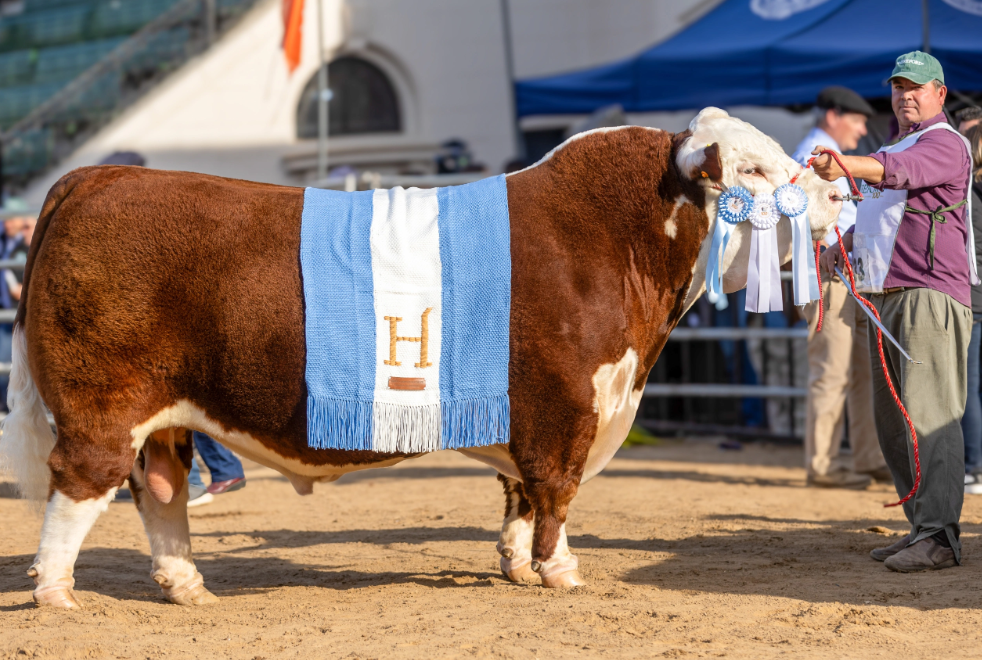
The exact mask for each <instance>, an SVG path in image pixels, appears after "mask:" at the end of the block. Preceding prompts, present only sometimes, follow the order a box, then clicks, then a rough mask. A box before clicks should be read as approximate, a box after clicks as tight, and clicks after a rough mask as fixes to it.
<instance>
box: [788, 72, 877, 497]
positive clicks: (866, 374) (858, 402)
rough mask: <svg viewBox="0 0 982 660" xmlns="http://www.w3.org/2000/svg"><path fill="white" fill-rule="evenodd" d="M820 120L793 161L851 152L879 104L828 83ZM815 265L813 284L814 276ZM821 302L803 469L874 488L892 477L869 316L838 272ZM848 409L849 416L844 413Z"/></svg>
mask: <svg viewBox="0 0 982 660" xmlns="http://www.w3.org/2000/svg"><path fill="white" fill-rule="evenodd" d="M815 106H816V112H817V113H818V121H817V122H816V124H815V127H814V128H813V129H812V130H811V131H810V132H809V133H808V135H806V136H805V139H804V140H802V141H801V144H799V145H798V148H797V150H796V151H795V152H794V156H793V158H794V159H795V160H796V161H798V162H799V163H801V165H803V166H804V165H806V164H807V163H808V161H809V159H811V158H813V156H812V150H813V149H815V147H817V146H819V145H824V146H827V147H830V148H831V149H834V150H835V151H836V152H838V153H842V152H843V151H852V150H853V149H855V148H856V146H857V145H858V144H859V140H860V139H861V138H862V137H863V136H864V135H866V120H867V119H869V117H870V116H871V115H872V114H873V108H872V107H871V106H870V104H869V103H867V102H866V100H865V99H864V98H863V97H862V96H860V95H859V94H857V93H856V92H854V91H852V90H851V89H847V88H845V87H827V88H825V89H823V90H822V91H821V93H820V94H819V95H818V99H817V100H816V102H815ZM835 183H836V185H837V186H838V187H839V189H840V190H842V194H843V195H848V194H849V182H848V181H847V180H846V179H845V178H841V179H839V180H837V181H836V182H835ZM854 224H856V204H855V203H854V202H844V203H843V204H842V211H841V213H839V220H838V226H839V231H842V232H845V231H847V230H848V229H850V228H851V227H852V226H853V225H854ZM836 240H837V239H836V236H835V231H834V230H833V231H831V232H829V235H828V236H826V237H825V241H824V243H825V244H826V246H831V245H834V244H835V243H836ZM814 268H815V267H814V264H810V269H809V270H810V272H811V277H812V281H814V279H815V277H816V275H815V272H814ZM822 300H823V301H824V304H825V318H824V321H823V322H822V331H821V332H816V331H815V330H816V327H817V325H818V305H819V302H818V301H817V300H816V301H814V302H812V303H810V304H809V305H808V306H807V307H806V308H805V316H806V317H807V319H808V400H807V403H806V413H805V468H806V470H807V472H808V485H809V486H813V487H819V488H855V489H861V488H866V487H867V486H869V484H870V482H872V481H873V480H874V479H876V480H877V481H887V482H889V481H890V471H889V470H888V469H887V466H886V462H885V461H884V460H883V454H882V453H881V452H880V445H879V442H878V441H877V438H876V422H875V421H874V418H873V381H872V378H873V375H872V371H871V369H870V358H869V343H868V340H867V339H866V325H867V322H866V314H864V313H863V310H862V309H860V308H859V303H857V302H856V301H855V300H853V299H852V297H851V296H850V295H849V292H848V291H847V290H846V285H845V284H843V283H842V282H841V281H839V279H838V278H837V277H829V276H828V274H825V275H824V276H823V278H822ZM847 409H848V415H847V414H846V410H847ZM847 418H848V420H849V445H850V446H851V447H852V462H851V463H850V462H847V461H846V460H844V458H843V457H842V456H840V448H841V446H842V432H843V429H844V427H845V422H846V419H847Z"/></svg>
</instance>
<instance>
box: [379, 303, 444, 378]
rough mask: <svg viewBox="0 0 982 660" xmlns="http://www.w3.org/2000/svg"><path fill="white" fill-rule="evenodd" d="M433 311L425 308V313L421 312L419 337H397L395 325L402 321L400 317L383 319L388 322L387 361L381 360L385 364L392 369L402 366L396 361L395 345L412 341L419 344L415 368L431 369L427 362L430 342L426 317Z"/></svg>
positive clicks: (431, 364) (430, 308)
mask: <svg viewBox="0 0 982 660" xmlns="http://www.w3.org/2000/svg"><path fill="white" fill-rule="evenodd" d="M432 311H433V308H432V307H427V308H426V311H425V312H423V316H422V318H421V319H420V322H419V323H420V332H419V337H399V336H398V333H399V331H398V329H397V327H396V326H397V325H398V323H399V321H401V320H402V317H401V316H385V317H383V318H384V319H385V320H386V321H388V322H389V359H388V360H383V362H384V363H385V364H388V365H390V366H393V367H398V366H401V365H402V362H399V361H398V360H396V343H397V342H400V341H412V342H417V341H418V342H419V362H417V363H416V366H417V367H419V368H426V367H432V366H433V363H432V362H429V361H427V358H428V352H429V341H430V327H429V320H428V317H429V315H430V312H432Z"/></svg>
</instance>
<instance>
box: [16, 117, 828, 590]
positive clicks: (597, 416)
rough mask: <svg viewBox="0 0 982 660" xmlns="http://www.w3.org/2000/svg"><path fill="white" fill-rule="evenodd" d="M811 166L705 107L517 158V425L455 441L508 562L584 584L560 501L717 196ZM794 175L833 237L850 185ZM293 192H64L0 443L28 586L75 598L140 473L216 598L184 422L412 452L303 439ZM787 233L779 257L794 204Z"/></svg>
mask: <svg viewBox="0 0 982 660" xmlns="http://www.w3.org/2000/svg"><path fill="white" fill-rule="evenodd" d="M800 169H801V168H800V167H799V166H798V165H796V164H795V163H794V162H793V161H792V160H791V159H790V158H789V157H787V156H786V155H785V154H784V152H783V151H782V150H781V148H780V147H779V146H778V145H777V143H775V142H774V141H773V140H771V139H770V138H768V137H766V136H765V135H763V134H762V133H760V132H759V131H757V130H756V129H755V128H753V127H752V126H750V125H748V124H746V123H744V122H742V121H740V120H738V119H735V118H732V117H729V116H728V115H727V114H726V113H725V112H723V111H721V110H717V109H715V108H709V109H707V110H704V111H703V112H701V113H700V114H699V115H698V116H697V117H696V118H695V119H694V120H693V121H692V123H691V125H690V128H689V130H688V131H686V132H684V133H680V134H671V133H666V132H663V131H659V130H655V129H649V128H641V127H622V128H616V129H602V130H597V131H592V132H589V133H586V134H582V135H579V136H576V137H574V138H572V139H570V140H568V141H567V142H566V143H564V144H563V145H562V146H560V147H558V148H557V149H555V150H554V151H553V152H552V153H550V154H549V155H548V156H547V157H546V158H544V159H543V160H542V161H541V162H539V163H538V164H537V165H535V166H533V167H530V168H528V169H525V170H523V171H521V172H517V173H515V174H512V175H509V176H508V178H507V180H506V182H507V203H508V212H509V218H510V220H509V222H510V230H511V247H510V250H511V303H510V304H511V308H510V329H509V337H508V365H507V370H508V397H509V399H510V429H511V431H510V441H509V442H508V443H507V444H497V445H491V446H486V447H480V448H471V449H463V450H461V451H463V452H464V453H465V454H466V455H468V456H470V457H472V458H474V459H476V460H478V461H481V462H484V463H486V464H488V465H490V466H492V467H494V468H495V469H496V470H497V471H498V472H499V479H500V480H501V481H502V483H503V484H504V490H505V495H506V500H507V510H506V516H505V520H504V524H503V526H502V530H501V537H500V541H499V543H498V552H499V553H500V554H501V557H502V559H501V567H502V570H503V571H504V573H505V574H506V575H507V576H508V577H509V578H510V579H512V580H528V579H535V580H541V582H542V584H543V585H544V586H547V587H564V586H571V585H576V584H580V583H581V582H582V580H581V578H580V577H579V575H578V573H577V560H576V557H575V556H573V555H572V554H570V550H569V548H568V546H567V544H566V533H565V525H564V524H565V521H566V512H567V508H568V506H569V504H570V501H571V500H572V498H573V497H574V496H575V495H576V492H577V488H578V487H579V485H580V484H581V483H582V482H583V481H585V480H587V479H590V478H592V477H593V476H595V475H596V474H597V473H599V472H600V471H601V470H602V469H603V468H604V466H605V465H606V464H607V462H608V461H609V460H610V458H611V457H612V456H613V454H614V452H615V451H616V450H617V449H618V447H619V446H620V445H621V443H622V442H623V440H624V438H625V437H626V435H627V432H628V430H629V428H630V426H631V423H632V421H633V419H634V416H635V412H636V411H637V408H638V404H639V402H640V400H641V394H642V391H643V387H644V384H645V381H646V379H647V376H648V372H649V370H650V369H651V367H652V365H653V364H654V362H655V359H656V358H657V357H658V354H659V353H660V352H661V350H662V347H663V346H664V344H665V342H666V340H667V338H668V335H669V333H670V332H671V331H672V329H673V328H674V327H675V325H676V323H677V322H678V320H679V318H680V317H681V316H682V314H683V313H684V312H685V310H686V309H687V308H688V307H689V306H690V305H691V304H692V303H693V302H694V301H695V300H696V299H697V298H698V297H699V296H700V295H701V293H702V291H703V290H704V272H705V261H706V256H707V253H708V247H709V241H710V238H711V223H712V222H713V221H714V218H715V214H716V206H715V205H716V200H717V198H718V197H719V194H720V191H721V190H722V188H724V187H725V186H733V185H741V186H744V187H745V188H748V189H749V190H750V191H752V192H754V193H757V194H771V193H772V192H773V191H774V189H775V188H776V187H777V186H779V185H781V184H784V183H788V181H789V180H791V178H792V177H794V176H795V175H796V174H798V173H799V171H800ZM798 182H799V184H800V185H802V186H803V187H804V188H805V190H806V191H807V193H808V197H809V212H810V218H811V228H812V231H813V236H815V237H820V236H823V235H824V234H825V232H826V231H827V229H828V227H829V226H830V225H831V224H832V223H833V221H834V219H835V218H836V216H837V215H838V210H839V202H837V201H835V200H833V199H832V195H834V194H836V193H837V188H835V187H834V186H832V185H831V184H827V183H824V182H821V181H820V180H818V179H817V177H815V175H814V174H812V173H811V172H806V173H804V174H802V175H801V177H800V178H799V179H798ZM303 204H304V191H303V190H302V189H299V188H287V187H277V186H271V185H263V184H257V183H248V182H244V181H233V180H228V179H221V178H217V177H212V176H204V175H199V174H189V173H182V172H165V171H154V170H147V169H141V168H135V167H115V166H103V167H92V168H83V169H79V170H75V171H74V172H72V173H70V174H68V175H67V176H65V177H64V178H62V179H61V180H60V181H59V182H58V183H57V184H56V185H55V186H54V187H53V188H52V189H51V191H50V193H49V194H48V197H47V199H46V201H45V203H44V207H43V210H42V213H41V217H40V219H39V222H38V226H37V231H36V234H35V238H34V242H33V244H32V245H31V249H30V255H29V258H28V262H27V267H26V269H25V280H24V289H23V303H22V304H21V306H20V308H19V310H18V313H17V320H16V323H15V330H14V356H13V372H12V374H11V383H10V395H9V400H10V405H11V409H12V412H11V413H10V416H9V417H8V418H7V420H6V424H5V426H4V432H3V436H2V441H0V442H2V450H3V453H4V454H5V455H6V457H7V460H8V463H9V465H10V467H11V468H12V469H13V471H14V472H15V474H16V476H17V477H18V480H19V483H20V488H21V490H22V492H23V494H24V495H25V496H26V497H29V498H33V499H35V500H38V501H46V502H47V504H46V509H45V517H44V525H43V529H42V534H41V543H40V547H39V549H38V553H37V557H36V560H35V562H34V565H33V566H32V567H31V568H30V571H29V574H30V575H31V576H32V577H33V578H34V581H35V583H36V585H37V588H36V589H35V591H34V599H35V601H36V602H37V603H39V604H45V605H54V606H58V607H77V606H78V602H77V601H76V599H75V597H74V594H73V591H72V589H73V586H74V579H73V577H72V575H73V569H74V563H75V560H76V557H77V555H78V551H79V547H80V545H81V543H82V540H83V539H84V537H85V535H86V534H87V533H88V531H89V529H90V528H91V526H92V524H93V523H94V522H95V520H96V518H97V517H98V515H99V514H100V512H102V511H104V510H105V509H106V507H107V505H108V503H109V502H110V501H111V500H112V499H113V497H114V495H115V493H116V490H117V489H118V488H119V487H120V486H122V485H123V483H124V481H125V480H126V479H127V478H128V479H129V482H130V487H131V488H132V490H133V493H134V495H135V499H136V502H137V506H138V508H139V511H140V515H141V516H142V518H143V522H144V525H145V527H146V531H147V535H148V536H149V538H150V546H151V553H152V560H153V573H152V575H153V579H154V580H155V581H156V582H157V583H158V584H160V586H161V588H162V589H163V592H164V595H165V596H166V597H167V598H169V599H170V600H172V601H173V602H175V603H180V604H202V603H207V602H211V601H213V600H215V597H214V596H213V595H212V594H211V593H210V592H209V591H208V590H207V589H206V588H205V587H204V584H203V579H202V576H201V575H200V574H199V573H198V571H197V569H196V568H195V565H194V563H193V561H192V558H191V541H190V536H189V532H188V519H187V510H186V504H187V497H188V490H187V479H186V475H187V470H188V468H189V464H190V460H191V444H190V430H191V429H194V430H199V431H202V432H205V433H207V434H209V435H211V436H212V437H214V438H216V439H217V440H219V441H220V442H221V443H223V444H225V445H226V446H228V447H230V448H232V449H234V450H235V451H236V452H238V453H240V454H242V455H243V456H245V457H248V458H250V459H253V460H255V461H257V462H259V463H262V464H264V465H267V466H269V467H271V468H273V469H275V470H278V471H279V472H281V473H282V474H284V475H285V476H286V477H288V478H289V479H290V481H291V482H292V483H293V485H294V487H295V488H296V490H297V492H299V493H301V494H306V493H309V492H311V488H312V484H313V482H315V481H332V480H334V479H337V478H338V477H339V476H341V475H343V474H345V473H347V472H351V471H354V470H362V469H366V468H373V467H384V466H388V465H392V464H394V463H397V462H399V461H401V460H404V459H406V458H410V457H412V455H411V454H407V453H399V452H395V453H385V452H378V451H372V450H365V449H356V450H348V449H314V448H311V447H310V446H309V444H308V435H307V427H308V418H307V387H306V385H305V359H306V357H305V334H304V318H305V317H304V314H305V309H304V297H303V282H302V280H301V272H300V266H299V260H298V250H299V247H300V240H301V236H300V230H301V226H300V221H301V213H302V210H303ZM271 227H275V229H271ZM778 232H779V246H780V250H781V252H782V261H786V260H787V259H788V258H789V256H790V238H791V236H790V229H789V227H788V222H787V220H786V219H783V220H782V221H781V224H780V225H779V227H778ZM748 239H749V227H740V228H738V229H737V232H736V234H735V236H734V238H733V240H732V241H731V242H730V244H729V248H728V250H727V254H726V255H725V257H724V260H723V270H724V278H723V279H724V287H725V289H726V290H727V291H734V290H737V289H739V288H741V287H743V286H744V285H745V282H746V270H745V264H746V263H747V250H748V245H747V244H748V242H749V240H748ZM400 350H401V349H400ZM45 405H46V406H47V407H48V408H49V409H50V411H51V413H52V414H53V416H54V420H55V425H56V430H57V442H56V441H55V436H54V435H53V434H52V432H51V429H50V428H49V426H48V423H47V421H46V418H45V410H44V406H45Z"/></svg>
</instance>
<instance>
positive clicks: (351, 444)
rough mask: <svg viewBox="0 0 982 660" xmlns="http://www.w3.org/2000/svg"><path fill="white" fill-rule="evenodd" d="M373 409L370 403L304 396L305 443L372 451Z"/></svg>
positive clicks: (322, 446) (319, 447) (324, 447)
mask: <svg viewBox="0 0 982 660" xmlns="http://www.w3.org/2000/svg"><path fill="white" fill-rule="evenodd" d="M372 408H373V404H372V402H371V401H356V400H354V399H323V398H316V399H315V398H314V397H312V396H310V397H307V444H308V445H309V446H310V447H313V448H314V449H352V450H357V449H363V450H367V451H371V450H372Z"/></svg>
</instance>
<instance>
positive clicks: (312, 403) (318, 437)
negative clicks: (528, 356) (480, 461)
mask: <svg viewBox="0 0 982 660" xmlns="http://www.w3.org/2000/svg"><path fill="white" fill-rule="evenodd" d="M510 424H511V406H510V403H509V399H508V395H507V394H502V395H500V396H494V397H487V398H483V399H463V400H459V401H442V402H441V403H440V404H439V406H437V405H427V406H404V405H399V404H394V403H379V402H372V401H355V400H352V399H326V398H319V399H315V398H314V397H309V398H308V399H307V425H308V434H307V437H308V444H309V446H310V447H312V448H314V449H348V450H365V451H377V452H380V453H386V454H389V453H395V452H404V453H409V454H417V453H426V452H431V451H439V450H440V449H464V448H467V447H484V446H487V445H495V444H507V443H508V440H509V433H510Z"/></svg>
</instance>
